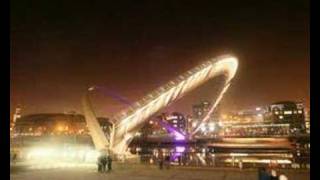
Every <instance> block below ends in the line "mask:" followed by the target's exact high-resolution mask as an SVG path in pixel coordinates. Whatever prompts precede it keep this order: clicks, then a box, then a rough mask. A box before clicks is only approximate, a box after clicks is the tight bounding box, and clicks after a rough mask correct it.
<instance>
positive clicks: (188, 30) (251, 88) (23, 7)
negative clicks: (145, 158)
mask: <svg viewBox="0 0 320 180" xmlns="http://www.w3.org/2000/svg"><path fill="white" fill-rule="evenodd" d="M101 2H102V1H101ZM101 2H97V1H88V2H87V3H80V2H77V1H74V3H71V2H70V3H67V2H65V1H50V2H49V1H43V0H41V1H40V0H39V1H28V0H12V1H11V61H10V62H11V97H10V99H11V103H10V107H11V108H10V109H11V112H12V110H13V108H15V107H16V105H17V104H21V105H22V107H23V108H24V109H23V112H22V113H23V114H30V113H40V112H64V111H70V110H74V111H77V112H81V106H80V103H81V96H82V95H83V93H84V92H85V90H86V89H87V87H88V86H91V85H99V86H103V87H105V88H106V89H109V90H110V91H113V92H115V93H117V94H120V95H121V96H123V97H125V98H127V99H129V100H130V101H134V100H138V99H139V98H140V97H142V96H143V95H144V94H146V93H148V92H149V91H150V90H153V89H154V88H157V87H158V86H160V85H161V84H163V83H166V82H167V81H168V80H170V79H172V78H175V77H176V76H177V75H179V74H180V73H183V72H184V71H186V70H188V69H190V68H192V67H193V66H195V65H197V64H199V63H201V62H202V61H204V60H207V59H208V58H210V57H215V56H218V55H221V54H223V53H233V54H235V55H236V56H237V57H238V59H239V69H238V72H237V75H236V77H235V79H234V82H233V84H232V85H231V87H230V88H229V91H228V92H227V93H226V95H225V97H224V99H222V102H221V109H223V110H224V111H227V110H236V109H244V108H251V107H255V106H256V105H266V104H270V103H272V102H275V101H281V100H294V101H302V102H304V103H306V104H307V106H309V102H310V96H309V41H310V40H309V2H308V1H307V0H300V1H298V0H297V1H293V0H288V1H285V0H284V1H252V2H248V3H245V1H235V2H238V3H235V2H232V1H223V2H219V3H217V2H215V3H213V1H200V2H199V1H194V2H193V3H191V1H172V2H170V1H161V2H160V1H158V2H154V1H148V3H146V2H144V1H139V0H138V1H132V2H131V3H122V4H120V3H117V4H115V3H106V2H104V3H101ZM210 2H211V3H210ZM214 81H215V80H214ZM218 84H219V83H215V82H214V83H213V82H209V83H208V84H206V85H205V86H203V87H201V88H202V89H201V88H200V90H199V91H198V92H201V93H193V94H190V95H188V96H187V97H186V98H185V99H183V100H182V101H180V102H178V103H177V104H173V105H172V106H171V107H170V111H183V112H186V113H188V112H190V110H191V105H192V104H193V103H196V102H197V101H200V100H204V99H206V98H207V97H205V96H206V95H210V94H214V92H215V91H216V87H215V86H217V85H218ZM102 94H103V93H96V95H93V96H94V97H93V99H94V102H96V103H95V104H96V107H97V109H98V111H99V113H100V114H102V115H105V116H108V115H109V114H110V113H113V112H115V111H117V110H119V109H120V108H121V107H123V105H121V103H119V102H117V101H115V100H113V99H111V98H108V97H105V96H104V97H102V96H103V95H102ZM201 95H203V96H201Z"/></svg>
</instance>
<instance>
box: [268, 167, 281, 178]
mask: <svg viewBox="0 0 320 180" xmlns="http://www.w3.org/2000/svg"><path fill="white" fill-rule="evenodd" d="M270 179H271V180H278V179H279V177H278V176H277V171H276V170H274V169H272V170H271V178H270Z"/></svg>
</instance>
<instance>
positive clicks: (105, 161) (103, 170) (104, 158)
mask: <svg viewBox="0 0 320 180" xmlns="http://www.w3.org/2000/svg"><path fill="white" fill-rule="evenodd" d="M106 165H107V157H106V155H103V156H102V158H101V172H105V171H106Z"/></svg>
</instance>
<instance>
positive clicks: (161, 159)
mask: <svg viewBox="0 0 320 180" xmlns="http://www.w3.org/2000/svg"><path fill="white" fill-rule="evenodd" d="M158 163H159V169H163V154H162V151H161V150H160V152H159V155H158Z"/></svg>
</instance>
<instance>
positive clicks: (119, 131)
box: [84, 55, 238, 154]
mask: <svg viewBox="0 0 320 180" xmlns="http://www.w3.org/2000/svg"><path fill="white" fill-rule="evenodd" d="M237 68H238V60H237V58H235V57H234V56H231V55H224V56H219V57H217V58H214V59H210V60H208V61H206V62H204V63H202V64H200V65H199V66H196V67H195V68H193V69H191V70H189V71H187V72H186V73H184V74H182V75H180V76H178V78H176V79H174V80H172V81H169V83H167V84H166V85H164V86H161V87H159V88H158V89H156V90H155V91H153V92H152V93H150V94H148V95H146V96H145V97H144V98H142V100H140V101H138V102H136V103H135V104H134V105H133V106H131V107H129V108H128V109H126V110H124V111H122V112H120V113H119V114H117V115H115V116H114V117H113V119H114V122H117V123H116V124H114V127H113V132H112V135H111V139H110V144H109V142H108V143H107V142H106V143H105V144H109V148H110V149H111V150H112V151H113V152H114V153H117V154H124V153H125V151H126V149H127V146H128V144H129V143H130V141H131V140H132V138H133V136H134V135H135V133H136V132H137V131H138V130H139V129H140V128H141V127H142V126H143V123H144V122H145V121H146V120H147V119H148V118H149V117H150V116H152V115H153V114H155V113H156V112H158V111H159V110H161V109H162V108H164V107H166V106H168V105H169V104H171V103H173V102H175V101H176V100H178V99H179V98H181V97H183V96H184V95H185V94H186V93H188V92H190V91H192V90H193V89H195V88H197V87H199V86H200V85H202V84H203V83H205V82H206V81H208V80H209V79H212V78H214V77H217V76H219V75H224V76H225V77H226V78H225V83H224V86H223V89H222V91H221V92H220V94H219V96H218V98H217V99H216V101H215V103H214V104H213V106H212V107H211V109H210V111H209V113H208V114H207V115H206V117H205V118H204V119H203V120H202V122H204V121H207V120H208V118H209V117H210V114H211V113H212V112H213V110H214V108H215V107H216V105H217V104H218V103H219V101H220V100H221V98H222V97H223V94H224V93H225V92H226V90H227V89H228V87H229V86H230V82H231V80H232V78H233V77H234V75H235V73H236V71H237ZM84 105H85V103H84ZM85 106H86V105H85ZM86 110H89V109H88V107H86ZM86 110H85V111H86ZM85 114H90V113H89V112H87V113H86V112H85ZM86 120H87V122H88V121H94V118H92V116H91V117H89V116H88V118H87V116H86ZM200 124H201V123H200ZM88 127H89V130H90V132H92V131H99V130H98V129H97V128H96V127H93V126H91V128H90V126H89V123H88ZM100 130H101V129H100ZM198 130H199V126H198V127H197V128H196V129H195V130H194V131H193V132H192V134H194V133H196V132H197V131H198ZM91 134H92V135H93V134H98V133H91ZM99 134H101V133H99ZM92 137H93V139H96V141H98V139H103V138H98V137H94V136H92ZM98 144H103V143H95V145H96V147H97V148H98V149H101V148H103V146H101V145H98ZM104 147H105V146H104Z"/></svg>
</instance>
